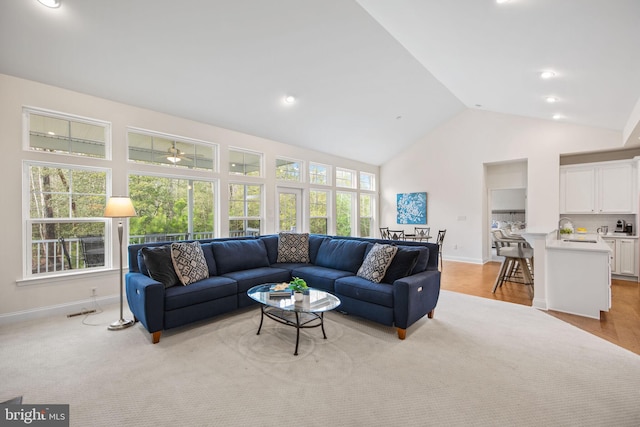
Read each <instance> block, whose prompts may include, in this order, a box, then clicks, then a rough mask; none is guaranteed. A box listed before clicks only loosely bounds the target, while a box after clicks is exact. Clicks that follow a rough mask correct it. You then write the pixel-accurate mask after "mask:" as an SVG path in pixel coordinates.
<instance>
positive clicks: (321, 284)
mask: <svg viewBox="0 0 640 427" xmlns="http://www.w3.org/2000/svg"><path fill="white" fill-rule="evenodd" d="M291 275H292V276H294V277H300V278H302V279H304V280H305V281H306V282H307V285H309V287H312V288H317V289H322V290H323V291H327V292H333V289H334V282H335V281H336V279H339V278H341V277H346V276H353V273H351V272H349V271H344V270H336V269H333V268H327V267H320V266H317V265H310V266H302V267H298V268H294V269H293V270H291Z"/></svg>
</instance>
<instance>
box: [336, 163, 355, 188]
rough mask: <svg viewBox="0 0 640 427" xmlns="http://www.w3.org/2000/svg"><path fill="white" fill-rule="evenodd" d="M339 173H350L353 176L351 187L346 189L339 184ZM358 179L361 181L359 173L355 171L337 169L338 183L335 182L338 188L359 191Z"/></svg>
mask: <svg viewBox="0 0 640 427" xmlns="http://www.w3.org/2000/svg"><path fill="white" fill-rule="evenodd" d="M338 171H342V172H349V173H350V174H351V176H352V180H351V181H352V183H351V187H346V186H343V185H339V184H338ZM358 179H359V176H358V172H357V171H355V170H353V169H347V168H339V167H336V181H335V186H336V188H348V189H350V190H354V189H357V188H358V182H357V180H358Z"/></svg>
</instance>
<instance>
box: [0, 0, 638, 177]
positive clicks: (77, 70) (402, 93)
mask: <svg viewBox="0 0 640 427" xmlns="http://www.w3.org/2000/svg"><path fill="white" fill-rule="evenodd" d="M639 40H640V1H638V0H611V1H602V0H562V1H557V0H555V1H554V0H535V1H534V0H510V1H507V2H505V3H501V4H498V3H497V2H496V0H447V1H424V0H394V1H388V0H358V1H354V0H269V1H264V0H225V1H223V0H180V1H176V0H173V1H171V0H135V1H131V0H61V6H60V7H59V8H57V9H49V8H46V7H44V6H42V5H41V4H40V3H38V2H37V1H36V0H2V2H0V73H4V74H8V75H13V76H17V77H22V78H26V79H30V80H35V81H39V82H43V83H46V84H50V85H54V86H59V87H63V88H67V89H71V90H75V91H79V92H83V93H87V94H91V95H95V96H99V97H103V98H107V99H112V100H115V101H119V102H123V103H127V104H131V105H136V106H140V107H144V108H149V109H152V110H155V111H160V112H164V113H168V114H171V115H175V116H179V117H185V118H189V119H193V120H196V121H200V122H204V123H209V124H212V125H216V126H220V127H224V128H229V129H234V130H237V131H240V132H244V133H248V134H252V135H257V136H261V137H264V138H269V139H273V140H277V141H280V142H284V143H287V144H292V145H298V146H302V147H306V148H311V149H316V150H321V151H325V152H329V153H333V154H336V155H339V156H343V157H347V158H353V159H357V160H361V161H365V162H367V163H372V164H382V163H383V162H385V161H386V160H387V159H389V158H391V157H393V156H394V155H396V154H397V153H399V152H400V151H401V150H403V149H404V148H405V147H407V146H408V145H410V144H412V143H413V142H415V141H416V140H417V139H419V138H420V137H422V136H424V135H426V134H428V133H429V132H430V131H431V130H432V129H433V128H434V127H436V126H437V125H438V124H440V123H442V122H443V121H445V120H447V119H449V118H451V117H453V116H455V115H456V114H458V113H459V112H460V111H462V110H464V109H465V108H480V109H483V110H488V111H495V112H500V113H508V114H516V115H521V116H528V117H536V118H541V119H548V120H553V118H552V117H553V116H554V115H558V116H559V118H557V120H559V121H563V122H568V123H576V124H583V125H590V126H597V127H603V128H608V129H614V130H619V131H621V132H622V131H623V129H624V128H625V126H627V128H628V127H629V123H630V120H632V118H631V117H632V111H633V109H634V106H635V105H636V103H637V102H638V100H639V99H640V49H638V46H639V45H638V43H639ZM547 70H551V71H553V72H554V73H555V75H554V76H553V77H552V78H550V79H546V80H545V79H541V78H540V73H541V72H542V71H547ZM286 95H292V96H294V97H295V98H296V102H294V103H292V104H287V103H286V102H284V97H285V96H286ZM547 97H554V98H555V99H556V101H557V102H555V103H553V104H551V103H548V102H546V99H545V98H547ZM71 113H74V112H71ZM632 125H633V126H634V128H637V127H638V126H636V124H635V123H632ZM155 130H158V131H170V130H165V129H155ZM636 132H640V129H636ZM185 136H188V135H185ZM632 140H633V141H632ZM636 140H637V138H636V137H635V134H634V138H629V141H632V142H631V143H635V142H636ZM637 143H638V144H640V140H637ZM622 144H623V140H622V136H621V147H622Z"/></svg>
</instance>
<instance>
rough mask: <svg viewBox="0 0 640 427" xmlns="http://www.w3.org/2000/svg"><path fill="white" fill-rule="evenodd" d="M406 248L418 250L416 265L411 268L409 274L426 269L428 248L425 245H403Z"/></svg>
mask: <svg viewBox="0 0 640 427" xmlns="http://www.w3.org/2000/svg"><path fill="white" fill-rule="evenodd" d="M405 247H406V248H407V249H408V250H412V251H418V258H417V259H416V265H415V266H414V267H413V270H411V273H410V274H416V273H421V272H423V271H425V270H426V269H427V265H428V263H429V248H427V247H426V246H405Z"/></svg>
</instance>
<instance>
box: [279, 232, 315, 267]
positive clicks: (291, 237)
mask: <svg viewBox="0 0 640 427" xmlns="http://www.w3.org/2000/svg"><path fill="white" fill-rule="evenodd" d="M277 262H309V233H280V234H278V260H277Z"/></svg>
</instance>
